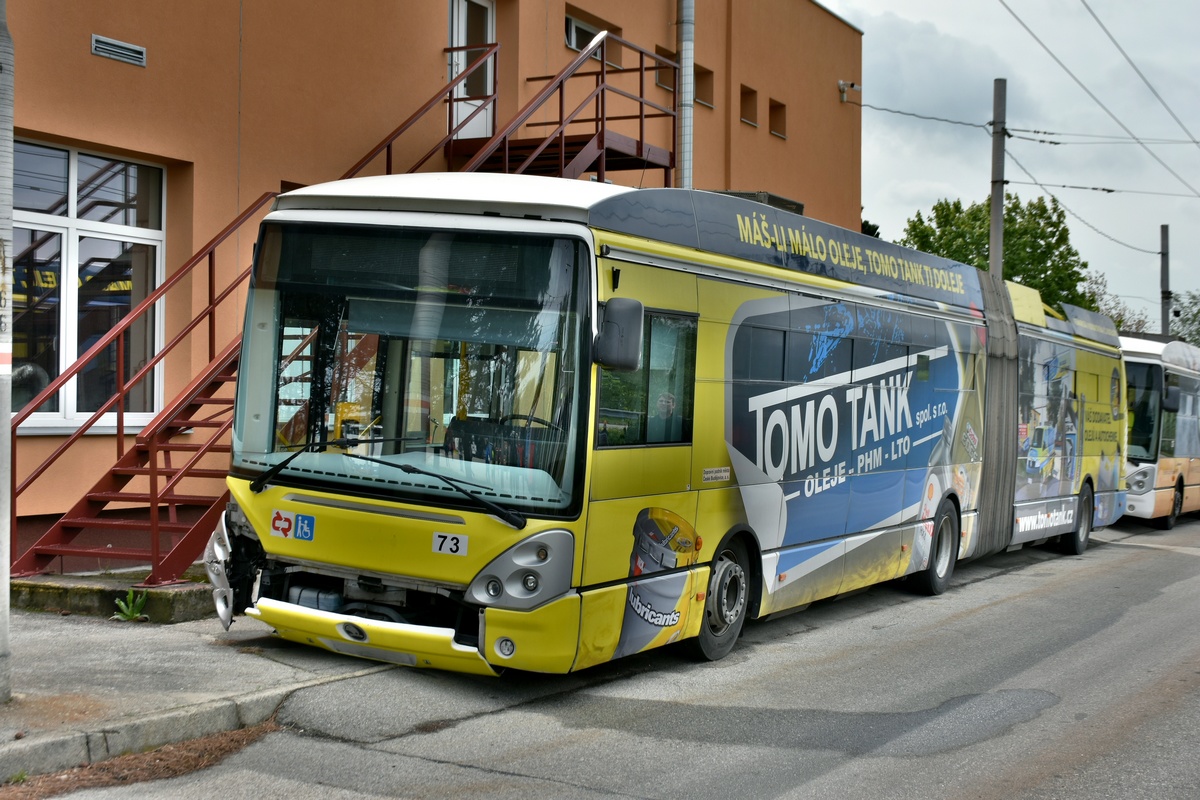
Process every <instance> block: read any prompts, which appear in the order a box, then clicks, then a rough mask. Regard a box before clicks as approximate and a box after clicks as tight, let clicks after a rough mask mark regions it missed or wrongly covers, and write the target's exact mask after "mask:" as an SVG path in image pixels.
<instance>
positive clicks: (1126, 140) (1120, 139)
mask: <svg viewBox="0 0 1200 800" xmlns="http://www.w3.org/2000/svg"><path fill="white" fill-rule="evenodd" d="M1007 130H1008V131H1009V133H1034V134H1039V135H1041V136H1075V137H1078V138H1080V139H1105V140H1108V141H1109V142H1111V143H1113V144H1137V143H1138V142H1150V143H1152V144H1200V142H1197V141H1196V140H1195V139H1159V138H1155V139H1147V138H1140V139H1139V138H1138V137H1136V136H1114V135H1113V134H1110V133H1067V132H1065V131H1042V130H1038V129H1036V128H1013V127H1009V128H1007Z"/></svg>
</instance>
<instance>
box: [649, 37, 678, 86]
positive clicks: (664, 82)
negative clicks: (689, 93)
mask: <svg viewBox="0 0 1200 800" xmlns="http://www.w3.org/2000/svg"><path fill="white" fill-rule="evenodd" d="M654 55H656V56H658V57H659V58H665V59H666V60H667V61H675V62H676V63H678V61H679V60H678V59H677V58H676V57H675V51H674V50H668V49H667V48H665V47H660V46H658V45H655V46H654ZM676 72H677V70H674V69H671V68H670V67H658V68H657V69H655V70H654V85H655V86H658V87H659V88H660V89H666V90H667V91H668V92H673V91H675V73H676Z"/></svg>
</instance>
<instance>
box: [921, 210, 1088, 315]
mask: <svg viewBox="0 0 1200 800" xmlns="http://www.w3.org/2000/svg"><path fill="white" fill-rule="evenodd" d="M990 224H991V200H990V199H988V200H985V201H984V202H982V203H972V204H971V205H970V206H968V207H967V208H963V204H962V201H960V200H939V201H938V202H936V203H934V205H933V209H932V210H931V211H930V212H929V216H928V218H926V217H925V216H924V215H923V214H921V212H920V211H918V212H917V214H916V216H915V217H913V218H911V219H909V220H908V224H907V225H906V226H905V229H904V238H902V239H901V240H900V244H902V245H906V246H908V247H914V248H916V249H917V250H923V251H925V252H927V253H933V254H934V255H939V256H942V257H943V258H949V259H952V260H954V261H960V262H962V263H963V264H970V265H971V266H973V267H978V268H979V269H987V268H988V249H989V245H990V242H989V237H990ZM1087 266H1088V265H1087V262H1086V261H1084V260H1083V259H1081V258H1080V257H1079V251H1078V250H1076V249H1075V248H1074V247H1073V246H1072V245H1071V233H1070V230H1068V228H1067V215H1066V212H1065V211H1064V210H1063V208H1062V206H1060V205H1059V204H1058V201H1057V200H1055V199H1053V198H1051V199H1050V202H1049V204H1047V203H1046V200H1045V199H1044V198H1041V197H1039V198H1036V199H1034V200H1030V201H1029V202H1028V203H1024V204H1022V203H1021V198H1020V197H1018V196H1017V195H1015V194H1006V195H1005V197H1004V277H1005V279H1007V280H1010V281H1015V282H1016V283H1021V284H1024V285H1026V286H1029V287H1031V288H1034V289H1037V290H1038V292H1040V293H1041V295H1042V301H1043V302H1044V303H1047V304H1048V305H1050V306H1052V307H1058V306H1060V305H1062V304H1063V303H1070V304H1072V305H1076V306H1081V307H1083V308H1087V309H1091V310H1093V311H1095V310H1097V306H1096V301H1095V298H1093V297H1092V296H1091V295H1089V294H1088V293H1087V291H1086V289H1085V287H1084V278H1085V276H1084V272H1085V271H1086V270H1087Z"/></svg>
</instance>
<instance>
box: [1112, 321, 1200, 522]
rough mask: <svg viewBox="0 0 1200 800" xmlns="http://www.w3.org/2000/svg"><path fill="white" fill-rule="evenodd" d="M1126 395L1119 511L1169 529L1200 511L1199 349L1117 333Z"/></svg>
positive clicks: (1188, 345)
mask: <svg viewBox="0 0 1200 800" xmlns="http://www.w3.org/2000/svg"><path fill="white" fill-rule="evenodd" d="M1121 351H1122V353H1123V355H1124V357H1125V378H1126V380H1127V381H1128V387H1127V392H1128V397H1129V449H1128V451H1127V453H1126V457H1127V458H1128V463H1127V465H1126V473H1125V474H1126V478H1127V481H1128V487H1129V496H1128V497H1129V503H1128V506H1127V507H1126V509H1125V513H1126V514H1128V515H1129V516H1131V517H1140V518H1142V519H1148V520H1153V521H1154V523H1155V524H1157V525H1158V526H1159V527H1161V528H1173V527H1175V522H1176V520H1177V519H1178V518H1179V515H1180V514H1185V513H1189V512H1192V511H1200V348H1196V347H1194V346H1193V345H1190V344H1188V343H1187V342H1179V341H1155V340H1153V339H1143V338H1135V337H1126V336H1122V337H1121Z"/></svg>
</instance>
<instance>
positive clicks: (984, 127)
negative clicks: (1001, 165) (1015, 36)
mask: <svg viewBox="0 0 1200 800" xmlns="http://www.w3.org/2000/svg"><path fill="white" fill-rule="evenodd" d="M1000 2H1001V3H1003V2H1004V0H1000ZM1006 7H1007V6H1006ZM1018 21H1019V20H1018ZM1026 30H1028V29H1026ZM1031 35H1032V33H1031ZM1034 38H1037V37H1034ZM1039 43H1040V42H1039ZM1056 60H1057V59H1056ZM1064 69H1065V67H1064ZM1085 91H1086V89H1085ZM846 102H847V103H852V104H853V105H856V106H860V107H862V108H869V109H871V110H873V111H883V112H886V113H888V114H900V115H902V116H906V117H916V118H917V119H924V120H929V121H931V122H944V123H947V124H950V125H962V126H965V127H968V128H980V129H982V130H983V131H985V132H989V135H990V131H991V123H990V122H989V123H977V122H964V121H962V120H956V119H947V118H945V117H935V116H931V115H927V114H917V113H915V112H912V111H901V110H899V109H895V108H884V107H883V106H875V105H871V104H869V103H859V102H856V101H854V100H847V101H846ZM1118 124H1119V122H1118ZM1013 130H1028V129H1021V128H1005V132H1006V134H1008V135H1009V138H1019V139H1027V138H1028V137H1023V136H1022V137H1014V136H1012V135H1011V131H1013ZM1030 132H1032V133H1049V132H1048V131H1030ZM1050 135H1062V136H1100V134H1050ZM1031 141H1037V140H1031ZM1130 141H1131V142H1133V143H1137V144H1142V141H1141V140H1139V139H1138V138H1137V137H1136V136H1132V134H1131V139H1130ZM1075 144H1083V143H1082V142H1076V143H1075ZM1143 146H1144V145H1143ZM1004 152H1005V154H1006V155H1007V156H1008V157H1009V158H1011V159H1012V161H1013V163H1014V164H1016V165H1017V166H1018V167H1020V169H1021V171H1022V172H1024V173H1025V174H1026V175H1028V176H1029V178H1030V180H1029V181H1028V182H1025V181H1013V180H1009V181H1006V183H1012V184H1018V185H1030V186H1037V187H1038V188H1040V189H1041V190H1042V191H1044V192H1045V193H1046V194H1048V195H1049V196H1050V197H1052V198H1054V200H1055V202H1057V203H1058V204H1059V205H1060V206H1062V208H1063V210H1064V211H1066V212H1067V213H1068V214H1070V215H1071V216H1072V217H1074V218H1075V219H1077V220H1079V221H1080V222H1082V223H1083V224H1084V225H1086V226H1087V227H1088V228H1091V229H1092V230H1093V231H1095V232H1096V233H1097V234H1099V235H1100V236H1103V237H1104V238H1105V239H1108V240H1109V241H1111V242H1113V243H1114V244H1118V245H1121V246H1122V247H1126V248H1129V249H1130V250H1134V251H1136V252H1139V253H1148V254H1150V255H1158V251H1157V250H1146V249H1145V248H1142V247H1137V246H1136V245H1132V244H1128V243H1126V242H1122V241H1121V240H1120V239H1117V238H1116V237H1114V236H1112V235H1111V234H1108V233H1105V232H1104V231H1102V230H1100V229H1099V228H1097V227H1096V226H1095V225H1093V224H1092V223H1090V222H1088V221H1087V220H1086V219H1084V218H1083V217H1081V216H1079V214H1077V213H1075V212H1074V211H1072V210H1071V209H1070V208H1069V207H1068V206H1067V204H1066V203H1064V202H1062V201H1061V200H1059V199H1058V197H1057V196H1055V195H1054V193H1053V192H1051V191H1050V190H1049V188H1048V187H1053V188H1062V189H1086V190H1089V191H1098V192H1104V193H1106V194H1117V193H1121V194H1147V195H1160V196H1163V197H1188V198H1191V197H1200V193H1196V191H1195V190H1194V189H1193V190H1192V191H1193V193H1192V194H1183V193H1170V192H1150V191H1138V190H1135V189H1107V188H1103V187H1096V186H1069V185H1066V184H1044V183H1042V182H1041V181H1039V180H1038V179H1037V178H1035V177H1034V176H1033V174H1032V173H1030V172H1029V170H1027V169H1025V166H1024V165H1023V164H1021V162H1020V161H1018V160H1017V158H1016V157H1015V156H1014V155H1013V154H1012V152H1011V151H1009V150H1008V149H1007V148H1006V149H1005V151H1004ZM1151 155H1153V154H1151ZM1160 163H1161V161H1160ZM1163 166H1166V165H1165V164H1164V165H1163ZM1167 170H1168V171H1171V170H1170V168H1169V167H1167ZM1172 174H1174V173H1173V172H1172ZM1176 177H1178V176H1176ZM1181 180H1182V179H1181ZM1184 184H1185V185H1187V184H1186V182H1184ZM1188 188H1189V189H1190V188H1191V187H1190V186H1188Z"/></svg>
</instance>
